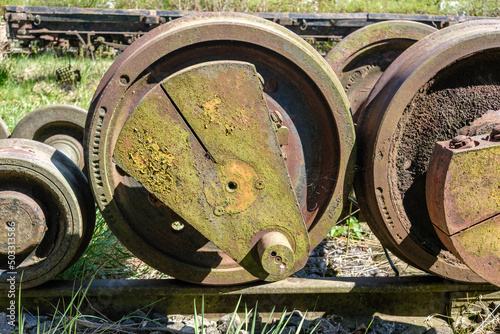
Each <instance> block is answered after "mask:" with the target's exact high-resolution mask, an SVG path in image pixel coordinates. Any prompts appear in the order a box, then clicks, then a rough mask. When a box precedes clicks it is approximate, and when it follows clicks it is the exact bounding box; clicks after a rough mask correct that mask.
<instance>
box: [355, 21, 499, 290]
mask: <svg viewBox="0 0 500 334" xmlns="http://www.w3.org/2000/svg"><path fill="white" fill-rule="evenodd" d="M498 27H500V21H498V20H496V21H494V20H492V21H482V22H470V23H465V24H459V25H456V26H452V27H450V28H447V29H443V30H441V31H438V32H436V33H434V34H432V35H430V36H428V37H426V38H424V39H422V40H421V41H419V42H417V43H416V44H414V45H413V46H412V47H410V48H409V49H408V50H407V51H405V52H404V53H403V54H402V55H401V56H399V57H398V58H397V59H396V60H395V61H394V62H393V63H392V65H391V66H390V67H389V68H388V69H387V70H386V71H385V73H384V74H383V75H382V77H381V78H380V80H379V81H378V82H377V84H376V85H375V86H374V88H373V90H372V92H371V94H370V96H369V98H368V100H367V102H366V106H365V108H364V109H363V110H361V111H360V115H359V118H358V119H359V123H358V129H357V130H358V131H357V134H358V140H359V142H358V143H359V145H358V148H359V155H358V161H359V162H360V172H359V173H358V175H357V177H356V181H355V189H356V194H357V195H358V197H359V202H360V204H361V205H362V208H363V209H364V210H365V211H366V212H368V213H369V215H370V216H371V217H372V218H371V222H370V226H371V228H372V230H373V231H374V232H375V234H376V235H377V237H378V238H379V239H380V240H381V241H382V242H383V244H385V245H386V246H387V247H388V248H390V249H391V250H393V251H394V252H395V253H396V254H398V255H399V256H401V257H402V258H403V259H406V260H407V261H408V262H410V263H412V264H414V265H416V266H418V267H420V268H422V269H424V270H427V271H429V272H431V273H434V274H436V275H439V276H442V277H445V278H449V279H453V280H456V281H466V282H467V281H468V282H470V281H472V282H479V281H483V280H482V279H481V278H480V277H479V276H477V275H476V274H474V273H473V272H472V271H471V270H470V269H469V268H468V267H467V266H465V265H464V264H463V263H461V262H460V261H459V260H457V258H456V257H455V256H453V254H451V253H450V252H449V251H448V250H447V249H446V247H445V246H444V245H443V243H442V242H441V241H440V240H439V238H438V236H437V235H436V233H435V231H434V229H433V225H432V223H431V220H430V217H429V212H428V209H427V205H426V195H425V181H426V173H427V168H428V164H429V160H430V158H431V155H432V152H433V149H434V145H435V143H436V142H438V141H442V140H448V139H451V138H453V137H455V136H456V135H457V134H458V133H459V132H460V131H461V129H463V128H464V127H466V126H468V125H469V124H471V123H472V122H473V121H474V120H476V119H478V118H480V117H481V116H483V115H484V114H486V113H487V112H488V111H489V110H498V109H500V85H499V84H498V83H499V82H500V64H499V62H498V57H499V56H500V30H499V29H498Z"/></svg>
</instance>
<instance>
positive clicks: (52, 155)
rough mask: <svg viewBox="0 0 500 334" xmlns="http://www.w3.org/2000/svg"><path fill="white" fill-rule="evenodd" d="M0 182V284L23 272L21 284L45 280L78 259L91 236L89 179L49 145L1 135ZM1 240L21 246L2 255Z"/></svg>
mask: <svg viewBox="0 0 500 334" xmlns="http://www.w3.org/2000/svg"><path fill="white" fill-rule="evenodd" d="M0 185H1V186H0V219H2V221H1V222H0V223H1V226H2V239H1V242H2V246H1V248H0V249H1V250H0V254H1V255H0V258H1V260H2V261H1V263H0V288H6V287H8V286H9V282H8V281H7V279H8V278H10V277H15V278H16V283H17V284H19V281H20V279H21V277H22V287H23V288H30V287H34V286H37V285H39V284H42V283H45V282H47V281H49V280H51V279H52V278H54V277H55V276H57V275H58V274H59V273H61V272H62V271H63V270H65V269H66V268H67V267H68V266H70V265H71V264H72V263H73V262H74V261H76V260H77V259H78V257H79V256H80V255H81V254H82V253H83V251H84V250H85V248H86V247H87V245H88V243H89V241H90V238H91V237H92V233H93V230H94V224H95V208H94V202H93V199H92V195H91V192H90V188H89V185H88V183H87V180H86V179H85V176H84V175H83V173H82V172H81V170H79V169H78V168H77V167H76V166H75V164H73V163H72V162H71V161H70V160H69V159H68V158H67V157H66V156H64V155H63V154H62V153H60V152H59V151H57V150H55V149H54V148H52V147H50V146H48V145H45V144H42V143H39V142H36V141H32V140H27V139H3V140H0ZM4 233H5V234H4ZM4 235H7V236H8V238H11V239H5V238H4ZM5 242H7V243H9V242H10V243H13V244H15V246H16V249H18V250H19V253H18V254H16V256H14V259H11V258H8V256H6V254H7V255H8V254H9V253H8V252H7V253H6V249H8V250H10V248H8V246H7V248H6V246H5ZM17 255H19V256H17ZM7 258H8V259H9V261H6V259H7ZM11 261H13V262H11ZM12 273H15V275H13V274H12Z"/></svg>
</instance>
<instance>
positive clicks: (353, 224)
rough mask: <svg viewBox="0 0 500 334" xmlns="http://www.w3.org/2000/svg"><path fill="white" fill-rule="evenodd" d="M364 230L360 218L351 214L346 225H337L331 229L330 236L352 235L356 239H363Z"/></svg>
mask: <svg viewBox="0 0 500 334" xmlns="http://www.w3.org/2000/svg"><path fill="white" fill-rule="evenodd" d="M364 233H365V232H364V231H363V229H362V228H361V225H360V224H359V220H358V218H356V217H354V216H350V217H349V218H347V220H346V223H345V224H344V225H336V226H334V227H332V229H331V230H330V233H329V236H330V238H334V237H337V236H339V235H344V236H347V237H349V236H351V237H353V238H356V239H363V235H364Z"/></svg>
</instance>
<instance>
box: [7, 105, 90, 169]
mask: <svg viewBox="0 0 500 334" xmlns="http://www.w3.org/2000/svg"><path fill="white" fill-rule="evenodd" d="M86 119H87V111H86V110H85V109H82V108H79V107H76V106H71V105H64V104H53V105H48V106H44V107H41V108H38V109H36V110H33V111H32V112H30V113H29V114H27V115H26V116H24V117H23V118H22V119H21V120H20V121H19V123H17V125H16V127H15V128H14V130H13V131H12V138H25V139H32V140H36V141H39V142H42V143H45V144H47V145H50V146H52V147H55V148H56V149H58V150H60V151H61V152H62V153H64V154H65V155H66V156H68V157H69V158H70V159H71V160H72V161H73V162H74V163H75V164H76V165H77V166H78V167H80V169H83V167H84V162H83V132H84V127H85V121H86Z"/></svg>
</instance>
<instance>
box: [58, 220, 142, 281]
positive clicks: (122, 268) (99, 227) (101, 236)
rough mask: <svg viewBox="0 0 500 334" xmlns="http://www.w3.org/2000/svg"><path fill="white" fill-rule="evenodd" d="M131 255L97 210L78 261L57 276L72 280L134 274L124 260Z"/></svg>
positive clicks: (131, 256)
mask: <svg viewBox="0 0 500 334" xmlns="http://www.w3.org/2000/svg"><path fill="white" fill-rule="evenodd" d="M133 257H134V256H133V255H132V254H130V252H129V251H127V250H126V249H125V247H123V246H122V245H121V243H119V242H118V240H117V239H116V237H115V236H114V234H113V233H112V232H111V230H109V228H108V226H107V225H106V223H105V221H104V219H103V218H102V215H101V213H100V212H99V211H97V219H96V227H95V229H94V235H93V236H92V240H91V241H90V244H89V246H88V247H87V249H86V250H85V252H84V253H83V255H82V256H81V257H80V258H79V259H78V261H76V263H75V264H73V265H72V266H71V267H70V268H68V269H67V270H66V271H64V272H63V273H61V274H60V275H59V276H58V277H57V278H58V279H66V280H72V279H75V277H79V278H82V279H89V278H93V277H97V278H110V277H122V276H128V277H130V276H134V275H135V274H136V273H135V272H133V271H131V270H130V269H129V268H127V264H126V262H125V261H126V260H127V259H130V258H133Z"/></svg>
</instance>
